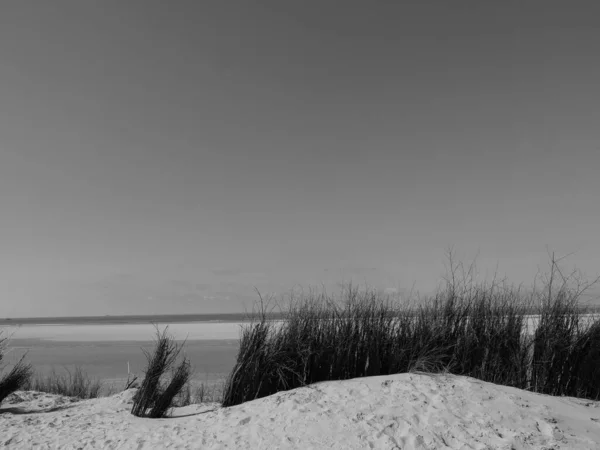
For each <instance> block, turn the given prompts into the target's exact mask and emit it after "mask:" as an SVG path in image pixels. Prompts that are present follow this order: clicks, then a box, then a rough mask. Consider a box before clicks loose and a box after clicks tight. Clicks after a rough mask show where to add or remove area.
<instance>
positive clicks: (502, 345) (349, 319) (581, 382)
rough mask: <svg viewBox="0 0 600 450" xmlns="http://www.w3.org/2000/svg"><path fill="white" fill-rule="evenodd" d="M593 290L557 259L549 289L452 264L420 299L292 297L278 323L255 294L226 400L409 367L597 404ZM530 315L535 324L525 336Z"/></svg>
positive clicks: (367, 293) (599, 330)
mask: <svg viewBox="0 0 600 450" xmlns="http://www.w3.org/2000/svg"><path fill="white" fill-rule="evenodd" d="M451 262H452V261H451ZM573 281H575V286H573ZM589 286H590V284H589V283H588V284H582V283H579V282H578V280H577V279H575V280H574V278H573V277H572V276H568V277H565V276H563V275H562V273H561V271H560V269H559V267H558V264H557V261H555V260H554V258H552V261H551V273H550V276H549V277H548V278H547V279H546V280H545V284H544V287H543V288H542V289H540V290H537V289H534V290H533V292H530V293H526V292H524V291H523V290H521V289H520V288H518V287H514V286H511V285H508V284H507V283H506V282H505V281H503V282H498V281H496V280H494V281H492V282H491V283H476V282H474V281H473V268H472V267H471V268H469V269H466V270H465V269H464V268H463V267H462V266H460V265H454V264H451V268H450V274H449V276H448V277H447V279H446V283H445V284H444V285H443V287H442V288H441V289H439V290H438V292H437V293H436V294H435V295H434V296H433V297H432V298H428V299H424V300H422V301H421V300H419V299H417V301H413V302H407V303H402V302H400V301H399V300H397V299H396V300H394V299H393V298H391V297H389V296H383V295H381V294H379V293H377V292H376V291H373V290H368V289H365V290H359V289H358V288H356V287H354V286H352V285H348V286H347V287H346V289H345V290H344V292H343V294H342V296H341V297H340V298H335V297H332V296H328V295H327V294H326V293H322V294H314V293H312V292H311V293H310V294H309V295H301V296H299V297H296V298H294V297H291V298H290V301H289V304H288V306H287V310H285V312H284V320H282V321H273V320H270V318H269V313H270V311H269V308H270V305H271V300H272V299H267V301H265V300H263V298H262V297H260V294H259V298H260V302H259V307H258V312H259V314H258V319H256V320H254V321H253V322H251V323H250V325H248V326H247V327H246V328H244V329H243V330H242V336H241V340H240V349H239V352H238V356H237V360H236V363H235V366H234V368H233V370H232V372H231V374H230V375H229V377H228V379H227V381H226V385H225V389H224V393H223V398H222V404H223V406H225V407H227V406H233V405H237V404H240V403H243V402H246V401H249V400H253V399H256V398H261V397H265V396H267V395H271V394H274V393H276V392H278V391H282V390H288V389H293V388H296V387H300V386H304V385H309V384H312V383H316V382H319V381H327V380H345V379H350V378H356V377H365V376H374V375H386V374H396V373H405V372H411V371H423V372H429V373H439V372H448V373H453V374H456V375H465V376H470V377H475V378H478V379H481V380H483V381H489V382H493V383H497V384H502V385H507V386H513V387H517V388H521V389H528V390H531V391H534V392H539V393H544V394H551V395H569V396H577V397H583V398H589V399H594V400H598V399H600V321H598V320H597V318H596V321H595V322H594V324H593V325H591V326H588V325H585V324H584V321H583V318H584V316H585V315H586V314H588V313H589V312H590V311H589V309H587V308H586V307H585V306H582V305H580V304H579V301H578V300H579V298H580V296H581V294H582V292H584V291H585V289H587V288H588V287H589ZM272 309H273V308H272ZM280 309H281V310H283V309H282V308H280ZM531 314H533V315H537V316H539V319H538V321H539V323H538V324H537V328H536V329H535V331H533V330H532V331H531V332H528V320H532V319H528V315H531Z"/></svg>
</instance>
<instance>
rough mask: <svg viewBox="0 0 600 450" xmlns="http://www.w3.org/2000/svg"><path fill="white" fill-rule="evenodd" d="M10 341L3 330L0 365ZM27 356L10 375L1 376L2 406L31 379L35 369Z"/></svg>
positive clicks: (0, 342)
mask: <svg viewBox="0 0 600 450" xmlns="http://www.w3.org/2000/svg"><path fill="white" fill-rule="evenodd" d="M8 340H9V339H8V337H7V336H6V335H3V330H0V364H1V363H2V361H3V359H4V355H5V352H6V350H7V344H8ZM25 356H26V355H23V356H22V357H21V359H19V361H17V363H16V364H15V365H14V366H13V367H12V369H11V370H10V371H9V372H8V373H6V374H4V375H3V376H0V404H1V403H2V402H3V401H4V399H5V398H6V397H8V396H9V395H10V394H12V393H13V392H15V391H18V390H20V389H23V386H25V385H26V384H27V383H28V382H29V380H30V379H31V376H32V373H33V369H32V367H31V365H30V364H27V363H26V362H25ZM0 368H2V367H0ZM0 372H2V371H1V370H0Z"/></svg>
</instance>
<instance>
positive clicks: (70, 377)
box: [23, 366, 103, 399]
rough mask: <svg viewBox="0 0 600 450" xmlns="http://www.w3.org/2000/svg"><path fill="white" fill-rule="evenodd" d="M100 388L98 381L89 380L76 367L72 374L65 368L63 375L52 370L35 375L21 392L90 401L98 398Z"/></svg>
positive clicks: (100, 383)
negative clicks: (43, 393)
mask: <svg viewBox="0 0 600 450" xmlns="http://www.w3.org/2000/svg"><path fill="white" fill-rule="evenodd" d="M102 387H103V385H102V382H101V381H100V380H98V379H93V378H90V377H89V375H88V374H87V373H86V372H85V371H84V370H83V369H82V368H81V367H80V366H76V367H75V368H74V369H73V371H72V372H71V371H70V370H69V369H68V368H66V367H65V368H64V372H63V373H57V372H56V370H54V369H53V370H52V372H51V373H49V374H46V375H41V374H36V375H34V376H32V377H31V379H30V380H29V382H28V383H26V384H25V385H24V386H23V390H29V391H38V392H46V393H49V394H57V395H64V396H66V397H76V398H80V399H90V398H98V397H100V393H101V390H102Z"/></svg>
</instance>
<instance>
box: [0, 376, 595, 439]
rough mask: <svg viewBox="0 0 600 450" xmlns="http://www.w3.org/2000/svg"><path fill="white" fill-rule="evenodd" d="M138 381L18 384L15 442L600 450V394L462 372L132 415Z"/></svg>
mask: <svg viewBox="0 0 600 450" xmlns="http://www.w3.org/2000/svg"><path fill="white" fill-rule="evenodd" d="M133 393H134V390H129V391H126V392H122V393H120V394H117V395H114V396H112V397H107V398H101V399H94V400H85V401H73V400H71V399H68V398H64V397H60V396H55V395H48V394H41V393H35V392H18V393H16V394H13V395H12V396H11V397H10V398H9V399H8V400H7V401H5V402H4V403H3V406H2V408H1V409H0V440H1V441H0V446H5V447H8V448H11V449H30V448H40V449H43V448H49V449H50V448H51V449H55V448H56V449H58V448H60V449H83V448H107V449H121V448H122V449H157V448H177V449H179V448H181V449H184V448H185V449H187V448H189V449H195V448H197V449H325V448H326V449H369V448H372V449H507V450H508V449H515V450H519V449H539V450H542V449H545V450H550V449H553V450H558V449H598V448H600V402H591V401H586V400H581V399H575V398H567V397H550V396H544V395H539V394H532V393H530V392H526V391H522V390H519V389H514V388H509V387H505V386H499V385H494V384H491V383H484V382H481V381H478V380H476V379H473V378H466V377H458V376H453V375H426V374H400V375H388V376H378V377H370V378H359V379H354V380H348V381H341V382H340V381H332V382H324V383H319V384H316V385H312V386H309V387H304V388H300V389H295V390H292V391H288V392H281V393H278V394H275V395H272V396H270V397H267V398H263V399H258V400H255V401H252V402H248V403H245V404H243V405H239V406H235V407H231V408H221V407H220V406H219V405H218V404H209V405H206V404H205V405H193V406H188V407H183V408H175V409H174V411H173V417H172V418H169V419H159V420H153V419H143V418H137V417H134V416H132V415H131V414H130V413H129V411H130V408H131V397H132V395H133Z"/></svg>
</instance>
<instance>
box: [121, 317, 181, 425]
mask: <svg viewBox="0 0 600 450" xmlns="http://www.w3.org/2000/svg"><path fill="white" fill-rule="evenodd" d="M167 329H168V328H165V329H164V331H163V332H162V333H161V332H160V331H159V330H158V327H157V329H156V334H157V338H156V346H155V349H154V353H152V354H150V353H149V352H145V354H146V358H147V361H148V362H147V366H146V371H145V375H144V379H143V380H142V382H141V384H140V387H139V389H138V391H137V393H136V395H135V396H134V398H133V406H132V408H131V414H133V415H134V416H137V417H150V418H161V417H165V416H166V414H167V412H168V411H169V409H170V408H171V407H172V406H174V405H173V402H174V399H175V398H176V397H177V396H179V395H180V394H181V391H182V390H183V389H184V387H185V386H186V385H187V384H188V382H189V380H190V378H191V374H192V372H191V365H190V362H189V360H188V359H187V358H185V357H184V358H183V360H182V361H181V362H180V363H179V365H178V366H177V367H176V368H175V370H174V371H173V374H172V376H171V380H170V382H169V383H168V384H164V383H163V381H162V378H163V376H164V375H165V374H166V373H167V372H168V371H169V370H170V369H171V368H173V366H174V364H175V361H176V360H177V357H178V356H179V353H180V352H181V349H182V348H183V344H182V345H177V343H176V342H175V341H174V340H173V338H172V337H171V336H170V335H169V334H167Z"/></svg>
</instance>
